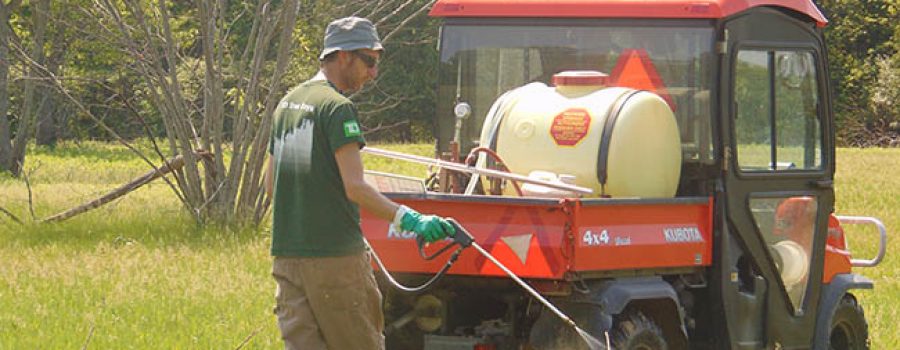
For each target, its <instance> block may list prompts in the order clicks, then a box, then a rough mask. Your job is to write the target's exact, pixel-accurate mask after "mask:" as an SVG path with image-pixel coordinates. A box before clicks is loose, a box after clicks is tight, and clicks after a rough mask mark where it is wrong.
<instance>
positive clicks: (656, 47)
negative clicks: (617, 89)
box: [362, 0, 886, 349]
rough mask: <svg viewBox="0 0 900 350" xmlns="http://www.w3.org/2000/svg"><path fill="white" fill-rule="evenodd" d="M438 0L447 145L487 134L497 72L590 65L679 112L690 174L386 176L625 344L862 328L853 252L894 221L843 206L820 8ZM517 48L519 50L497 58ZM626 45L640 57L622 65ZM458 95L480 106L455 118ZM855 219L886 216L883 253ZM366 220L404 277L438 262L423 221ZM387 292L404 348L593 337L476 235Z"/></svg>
mask: <svg viewBox="0 0 900 350" xmlns="http://www.w3.org/2000/svg"><path fill="white" fill-rule="evenodd" d="M430 15H431V16H434V17H440V18H443V19H444V20H445V23H444V26H443V30H442V38H441V39H442V45H441V73H440V74H441V76H440V77H439V80H440V83H439V87H438V108H437V110H438V112H437V116H436V120H435V124H436V129H437V139H438V140H437V143H436V144H437V149H436V151H437V152H436V154H439V155H442V157H443V158H445V159H447V160H451V161H455V162H462V161H463V159H462V158H463V157H460V156H459V154H460V153H459V152H460V151H462V152H463V153H465V152H466V151H469V150H472V149H476V148H478V146H479V144H478V141H477V140H476V139H475V137H477V135H478V132H479V130H480V127H481V122H482V120H484V114H485V113H486V112H487V107H488V106H490V105H491V103H493V101H494V100H495V99H496V98H497V97H498V96H499V95H500V92H503V91H505V90H508V89H509V88H511V87H515V86H517V85H520V84H524V83H527V82H529V81H544V82H545V83H546V82H548V81H547V77H548V76H549V74H553V73H556V72H558V70H559V69H563V68H572V67H574V68H578V69H585V68H588V69H594V70H600V71H606V72H607V73H611V74H610V75H611V78H610V81H611V84H612V85H614V86H623V87H631V88H634V89H643V90H649V91H652V92H654V93H656V94H658V95H659V96H661V97H663V98H664V99H665V100H666V102H667V103H668V104H669V105H670V107H672V109H673V110H674V111H675V116H676V118H678V123H679V128H680V131H681V142H682V148H683V154H684V156H683V159H684V160H683V165H682V169H681V174H682V175H681V178H680V183H679V187H678V191H677V194H676V196H675V197H674V198H592V199H586V198H578V197H572V198H566V199H561V200H560V199H548V198H534V197H513V196H500V195H491V194H489V193H481V194H463V193H461V192H462V190H461V189H460V188H458V185H453V184H451V183H453V182H454V181H455V182H462V181H466V179H468V177H467V175H459V174H454V173H448V172H442V173H441V174H440V175H439V176H437V178H438V179H440V180H439V182H441V183H439V184H437V185H435V186H433V188H432V190H435V191H429V192H427V193H387V195H388V196H390V197H391V198H392V199H394V200H395V201H397V202H399V203H403V204H406V205H408V206H410V207H412V208H415V209H417V210H419V211H421V212H425V213H434V214H438V215H441V216H447V217H453V218H455V219H456V220H457V221H459V222H460V223H461V224H462V225H463V226H464V227H465V228H466V229H467V230H468V231H469V232H470V233H471V234H472V236H473V238H474V240H475V241H476V242H477V243H478V244H479V245H481V246H482V247H484V249H485V250H487V251H488V252H490V253H491V255H493V256H494V257H495V258H497V259H498V260H499V261H501V262H502V263H503V264H504V265H506V266H507V267H508V268H509V269H510V270H511V271H512V272H514V273H515V274H516V275H517V276H519V277H521V278H523V279H525V280H526V281H527V282H528V283H529V284H531V285H532V286H533V287H534V288H535V289H537V290H538V291H540V292H541V293H542V294H544V295H545V296H549V297H551V298H552V301H553V302H554V303H555V304H557V305H558V306H559V307H560V308H561V309H562V310H563V311H564V312H566V313H567V314H569V315H570V316H572V318H573V319H575V321H576V322H577V323H578V324H579V325H581V326H583V328H584V329H585V330H586V331H587V332H588V333H590V334H591V335H593V336H595V337H597V338H598V339H605V338H606V337H607V336H609V337H610V339H611V345H612V347H613V348H615V349H760V348H767V349H867V348H868V330H867V327H868V326H867V324H866V321H865V318H864V315H863V313H862V308H861V307H860V305H859V303H858V301H857V299H856V297H855V296H854V295H853V290H854V289H860V288H872V287H873V283H872V282H871V281H870V280H868V279H866V278H865V277H863V276H861V275H858V274H855V273H854V272H853V270H852V267H854V266H856V267H866V266H875V265H877V264H878V262H879V261H880V260H881V259H882V258H883V256H884V247H885V244H884V240H885V235H886V232H885V229H884V227H883V225H881V223H880V222H879V221H878V220H876V219H872V218H864V217H842V216H838V215H836V214H835V213H834V212H833V207H834V192H833V187H832V184H833V176H834V159H835V158H834V130H833V120H834V116H833V115H832V113H831V109H830V106H831V104H830V103H831V102H830V93H831V90H830V87H829V81H828V79H827V77H828V74H827V55H826V53H825V48H824V36H823V31H822V27H824V26H825V25H826V24H827V20H826V19H825V17H824V16H823V15H822V13H821V12H820V11H819V9H818V8H817V6H816V5H815V4H814V3H813V2H812V1H810V0H764V1H754V0H706V1H693V0H648V1H633V0H621V1H620V0H564V1H538V0H438V1H437V2H436V3H435V4H434V5H433V8H432V10H431V12H430ZM672 33H674V34H672ZM579 35H582V36H584V37H585V38H587V39H583V38H580V37H579ZM667 35H672V36H671V37H668V36H667ZM542 40H543V41H542ZM554 40H555V41H554ZM673 41H677V43H678V45H672V42H673ZM613 44H615V45H613ZM667 50H668V51H667ZM690 50H693V51H690ZM610 52H611V53H610ZM504 57H506V59H507V61H508V62H514V63H509V64H507V65H504V66H502V67H501V66H500V62H501V61H503V59H504ZM510 57H512V58H510ZM535 57H537V58H535ZM630 58H637V59H638V60H639V61H640V64H639V65H638V67H643V69H636V70H635V69H633V66H632V68H627V69H626V68H624V67H625V66H626V65H627V60H628V59H630ZM526 61H527V62H531V63H528V64H526V63H523V62H526ZM515 62H519V63H515ZM598 62H605V63H602V64H600V63H598ZM516 64H519V66H517V65H516ZM536 65H537V67H536ZM498 67H499V68H498ZM784 67H792V68H790V69H786V68H784ZM791 69H793V70H791ZM535 71H537V72H535ZM766 71H768V72H769V73H767V74H762V75H760V74H757V73H758V72H766ZM504 72H512V73H511V75H508V76H501V75H502V74H507V73H504ZM791 72H793V73H791ZM796 72H801V73H796ZM804 72H808V73H804ZM635 74H643V76H638V77H635V76H634V75H635ZM754 74H755V75H754ZM790 74H795V75H793V76H792V75H790ZM796 74H800V78H797V76H796ZM803 74H805V75H803ZM747 77H752V78H747ZM759 77H765V78H764V79H769V80H767V81H766V82H767V83H759V80H760V79H761V78H759ZM501 78H502V79H501ZM798 79H800V80H798ZM802 79H807V80H802ZM505 81H513V83H506V84H507V85H502V84H501V83H500V82H505ZM797 81H800V82H799V83H798V82H797ZM484 84H496V86H494V85H490V86H484ZM753 84H756V85H753ZM804 84H805V85H804ZM747 86H756V87H757V88H761V89H765V90H766V91H764V92H760V93H759V94H756V92H754V90H753V89H748V88H747ZM791 94H794V95H796V96H797V97H796V99H795V100H787V101H785V100H779V99H781V98H783V97H782V96H791ZM784 98H788V97H784ZM776 101H777V103H776ZM463 104H464V105H465V106H463V107H466V108H470V109H473V110H474V113H473V114H472V115H473V116H474V118H468V119H465V118H466V117H465V116H461V115H459V114H457V115H456V118H455V119H454V117H453V115H452V114H451V112H450V111H454V110H455V108H456V107H460V106H461V105H463ZM470 104H471V106H470ZM754 104H755V105H761V106H763V107H761V108H756V109H754V108H753V106H754ZM789 105H794V106H813V107H810V108H803V109H801V108H798V109H790V108H792V107H789ZM748 106H749V107H748ZM784 106H788V107H784ZM785 108H788V109H790V110H789V111H788V112H784V111H785ZM462 110H465V108H463V109H462ZM759 111H763V112H759ZM752 113H756V114H759V113H762V115H751V114H752ZM782 114H783V115H782ZM794 115H802V116H803V117H796V118H795V117H794ZM754 118H755V119H754ZM790 118H795V119H793V120H794V121H793V122H791V121H790V120H789V119H790ZM785 120H788V121H785ZM454 122H455V123H454ZM791 123H793V124H791ZM791 125H793V126H791ZM798 125H801V126H798ZM748 130H749V131H748ZM754 130H755V131H754ZM751 131H753V132H755V133H753V132H751ZM756 131H759V132H756ZM454 135H455V136H454ZM776 137H777V138H778V139H779V141H778V142H774V141H773V139H775V138H776ZM785 145H788V146H790V147H788V146H785ZM480 146H485V145H480ZM757 150H762V152H758V153H754V152H756V151H757ZM759 157H762V158H761V159H764V160H763V161H759V160H757V159H758V158H759ZM548 161H552V160H548ZM842 223H843V224H860V223H864V224H874V225H876V226H877V227H878V228H879V229H880V230H881V235H882V246H881V251H880V253H879V256H878V257H876V258H875V259H872V260H857V259H853V258H852V256H851V254H850V252H849V251H848V249H847V243H846V241H847V237H846V236H845V233H844V230H843V228H842V226H841V225H842ZM362 226H363V232H365V235H366V238H367V240H368V241H369V242H370V243H371V245H372V247H373V248H374V250H375V252H377V254H378V255H379V256H380V257H381V259H382V260H383V262H384V263H385V266H386V268H387V270H389V271H390V272H391V273H394V274H396V275H397V276H398V279H399V280H401V281H406V282H415V281H423V280H426V279H427V278H429V277H430V276H431V275H434V274H435V273H437V272H438V271H439V270H441V268H442V267H443V266H444V261H436V260H429V261H425V260H423V259H422V258H421V257H420V255H419V252H418V250H417V245H416V241H415V239H414V235H412V234H411V233H402V232H393V231H391V230H390V229H389V227H388V223H387V222H385V221H383V220H379V219H376V218H374V217H373V216H371V215H370V214H368V213H365V212H363V215H362ZM430 249H432V250H433V249H434V248H433V247H432V248H430ZM798 262H799V264H800V265H799V266H800V267H797V266H798V265H797V264H798ZM384 293H385V299H386V302H385V310H386V315H387V318H388V319H387V330H386V333H387V339H388V347H389V348H392V349H421V348H425V349H568V348H580V347H582V346H583V344H582V343H581V342H580V341H578V340H577V339H578V338H577V336H576V335H574V334H572V333H571V332H569V331H567V330H566V329H565V327H561V326H560V325H559V324H558V322H557V321H555V319H554V317H553V316H551V315H549V314H550V313H549V312H546V310H544V309H542V308H540V307H539V306H537V305H535V304H534V303H533V302H532V300H531V299H530V298H529V297H528V296H527V295H526V294H524V293H522V291H521V290H518V289H517V288H515V286H514V285H513V284H512V283H511V282H510V281H509V279H508V278H506V275H505V274H504V273H503V272H502V271H501V270H500V269H499V268H497V267H495V266H493V265H492V264H491V263H489V262H487V261H486V259H485V258H484V257H482V256H480V255H479V254H477V252H475V251H471V250H465V251H463V252H462V253H461V255H460V256H459V259H458V260H457V261H456V262H455V264H454V265H453V267H452V268H450V269H449V271H448V272H447V276H445V277H444V279H443V280H441V281H440V283H438V284H437V285H435V286H434V287H433V288H432V289H431V290H429V291H427V292H423V293H421V294H412V295H411V294H404V293H401V292H397V291H395V290H393V289H392V288H391V287H390V286H388V285H387V284H385V285H384ZM572 339H575V340H572Z"/></svg>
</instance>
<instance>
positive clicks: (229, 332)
mask: <svg viewBox="0 0 900 350" xmlns="http://www.w3.org/2000/svg"><path fill="white" fill-rule="evenodd" d="M372 146H374V147H383V148H387V149H392V150H402V151H404V152H409V153H416V154H420V155H426V156H430V155H432V153H433V151H432V146H431V145H372ZM141 147H142V149H145V150H146V149H147V146H146V145H141ZM364 161H365V163H366V167H367V168H368V169H373V170H380V171H389V172H395V173H403V174H406V175H411V176H418V177H422V176H424V175H425V171H426V169H425V167H424V166H419V165H413V164H409V163H405V162H397V161H390V160H387V159H384V158H378V157H373V156H365V158H364ZM838 164H839V165H838V175H837V179H836V188H837V190H836V192H837V197H838V198H837V211H838V213H840V214H847V215H871V216H876V217H880V218H881V219H882V220H884V222H885V224H887V225H888V227H889V229H892V230H893V231H892V233H894V234H896V233H898V232H900V230H898V228H900V209H898V208H900V202H898V201H900V177H898V176H892V174H900V149H867V150H857V149H841V150H840V151H839V152H838ZM34 168H36V170H34V171H33V172H32V173H31V176H30V182H31V184H32V187H33V188H32V190H33V196H34V198H33V201H34V204H35V208H34V209H35V214H36V216H37V217H38V218H41V217H46V216H49V215H52V214H54V213H56V212H58V211H61V210H64V209H67V208H70V207H72V206H75V205H77V204H80V203H82V202H84V201H87V200H90V199H93V198H94V197H96V196H98V195H101V194H103V193H105V192H107V191H109V190H110V189H112V188H114V187H116V186H117V185H119V184H121V183H124V182H126V181H128V180H130V179H132V178H133V177H134V176H137V175H139V174H142V173H144V172H146V171H147V170H148V168H147V166H146V164H144V163H143V162H142V161H140V160H137V159H135V157H134V156H133V155H132V154H131V153H130V152H129V151H127V150H124V149H123V148H122V147H120V146H117V145H109V144H103V143H92V142H87V143H82V144H80V145H73V144H63V145H60V146H59V147H57V148H56V149H54V150H49V149H43V148H36V149H31V150H30V151H29V158H28V165H27V166H26V169H34ZM179 205H180V204H179V203H178V201H177V200H176V199H175V198H174V197H173V196H172V194H171V191H170V190H169V188H168V187H167V186H166V185H165V184H163V183H162V182H156V183H153V184H151V185H150V186H146V187H144V188H142V189H140V190H138V191H136V192H134V193H132V194H130V195H128V196H126V197H124V198H121V199H119V200H117V201H115V202H113V203H110V204H108V205H107V206H104V207H102V208H100V209H97V210H95V211H92V212H89V213H86V214H83V215H80V216H77V217H75V218H72V219H70V220H69V221H66V222H63V223H58V224H47V225H35V224H28V225H25V226H18V225H15V224H13V223H12V222H11V221H9V220H8V219H7V218H6V217H5V216H3V215H2V214H0V349H73V348H76V349H77V348H82V347H83V346H84V345H85V344H88V348H91V349H129V348H135V349H233V348H235V347H237V346H238V345H239V344H241V343H242V342H243V341H244V340H245V339H246V338H248V337H250V340H249V342H248V343H247V344H246V346H245V348H251V349H277V348H281V346H282V345H281V343H280V339H279V334H278V330H277V326H276V324H275V319H274V317H273V316H272V313H271V309H272V304H273V301H274V299H273V293H274V283H273V281H272V279H271V277H270V269H271V260H270V257H269V254H268V248H269V235H268V233H267V231H268V230H267V228H266V224H264V225H263V227H262V228H260V229H258V230H255V229H243V230H237V231H232V230H229V229H226V228H215V227H208V228H200V227H197V226H196V225H195V224H194V221H193V220H191V219H190V218H189V217H187V216H186V215H185V214H184V212H183V211H182V210H181V209H180V207H179ZM0 206H2V207H4V208H6V209H9V210H10V211H12V212H14V213H16V214H17V215H18V216H20V217H21V218H23V219H26V220H27V219H28V218H30V214H29V209H28V191H27V190H26V187H25V185H24V184H23V183H22V182H21V181H19V180H15V179H11V178H9V177H8V176H5V175H0ZM848 234H850V239H851V246H852V248H853V250H854V252H855V253H857V255H858V256H859V257H869V256H873V255H874V254H875V249H876V247H877V240H876V237H875V232H874V231H872V230H865V229H851V230H849V232H848ZM896 241H897V240H896V239H893V240H891V242H890V245H889V249H888V251H889V254H888V257H887V258H886V259H885V261H884V262H883V263H882V264H881V266H879V267H877V268H872V269H858V270H857V272H861V273H863V274H865V275H867V276H869V277H870V278H872V279H874V280H875V283H876V288H875V290H874V291H864V292H861V293H859V294H860V297H861V301H862V303H863V305H864V307H865V310H866V312H867V315H868V319H869V322H870V324H871V328H870V329H871V334H872V340H873V347H872V348H873V349H895V348H900V334H897V332H896V329H897V327H896V326H895V322H894V320H896V319H900V317H898V316H900V311H898V310H900V308H898V306H897V305H895V302H896V301H897V300H900V282H898V281H897V280H896V279H897V276H900V260H898V259H897V258H896V257H895V256H892V255H890V254H891V253H890V252H894V251H897V249H896V248H898V246H897V244H898V243H896Z"/></svg>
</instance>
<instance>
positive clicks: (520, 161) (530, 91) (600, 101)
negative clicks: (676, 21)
mask: <svg viewBox="0 0 900 350" xmlns="http://www.w3.org/2000/svg"><path fill="white" fill-rule="evenodd" d="M554 84H555V85H556V86H554V87H548V86H546V85H544V84H540V83H537V84H535V83H533V84H529V85H526V86H525V87H522V88H519V89H517V90H518V91H517V90H513V91H511V92H510V93H509V94H507V96H504V97H503V98H502V101H500V100H498V103H496V104H495V106H494V108H492V110H494V111H493V112H494V114H495V115H494V116H489V118H488V119H487V120H486V122H485V125H484V129H483V130H482V137H481V138H482V139H481V144H482V145H488V144H490V145H491V146H492V148H494V149H495V150H496V151H497V153H498V154H499V155H500V157H501V158H502V159H503V161H504V162H505V163H506V165H507V166H508V167H509V169H510V170H511V171H512V172H515V173H519V174H523V175H528V174H531V173H534V172H542V173H546V172H550V173H554V174H558V175H563V176H566V177H567V178H568V179H569V181H573V180H572V178H573V177H574V183H575V184H577V185H579V186H584V187H589V188H592V189H593V190H594V193H595V196H601V195H602V196H609V197H672V196H674V195H675V191H676V189H677V187H678V180H679V176H680V170H681V142H680V139H679V132H678V126H677V123H676V121H675V117H674V115H673V113H672V110H671V108H670V107H669V105H668V104H667V103H666V101H665V100H663V99H662V98H660V97H659V96H658V95H656V94H653V93H651V92H647V91H638V90H633V89H629V88H621V87H606V86H605V84H606V81H605V75H602V74H600V73H597V72H563V73H560V74H557V75H556V76H554ZM491 124H493V126H492V125H491Z"/></svg>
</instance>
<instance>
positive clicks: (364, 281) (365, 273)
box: [272, 252, 384, 350]
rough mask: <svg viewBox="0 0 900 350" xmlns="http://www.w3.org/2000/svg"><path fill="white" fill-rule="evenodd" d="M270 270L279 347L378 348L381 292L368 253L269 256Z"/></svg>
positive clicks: (381, 325) (312, 349)
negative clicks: (306, 256)
mask: <svg viewBox="0 0 900 350" xmlns="http://www.w3.org/2000/svg"><path fill="white" fill-rule="evenodd" d="M272 276H273V277H275V281H276V282H277V283H278V289H277V291H276V292H275V301H276V306H275V315H276V316H278V327H279V328H280V330H281V338H282V339H283V340H284V347H285V349H290V350H293V349H303V350H320V349H321V350H370V349H371V350H383V349H384V335H383V334H382V332H383V331H384V315H383V314H382V310H381V292H380V291H379V290H378V286H377V284H376V282H375V276H374V275H373V273H372V267H371V265H369V257H368V253H365V252H364V253H360V254H355V255H350V256H340V257H324V258H299V257H275V261H274V264H273V267H272Z"/></svg>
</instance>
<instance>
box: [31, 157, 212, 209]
mask: <svg viewBox="0 0 900 350" xmlns="http://www.w3.org/2000/svg"><path fill="white" fill-rule="evenodd" d="M209 156H210V154H209V153H205V152H198V153H197V154H195V156H194V157H192V158H193V159H200V158H203V157H209ZM184 158H185V157H182V156H180V155H179V156H177V157H175V158H173V159H171V160H169V161H167V162H166V163H165V164H164V165H163V166H161V167H160V168H159V169H160V170H151V171H150V172H148V173H146V174H144V175H141V176H139V177H137V178H135V179H134V180H131V182H129V183H127V184H124V185H122V186H119V187H118V188H116V189H115V190H113V191H111V192H109V193H107V194H105V195H103V196H102V197H100V198H97V199H95V200H93V201H90V202H87V203H85V204H82V205H80V206H78V207H75V208H72V209H69V210H66V211H64V212H62V213H59V214H56V215H53V216H51V217H48V218H46V219H43V220H40V221H39V222H42V223H43V222H58V221H63V220H66V219H68V218H71V217H73V216H75V215H78V214H81V213H85V212H87V211H90V210H92V209H96V208H99V207H100V206H102V205H104V204H106V203H109V202H111V201H113V200H115V199H116V198H119V197H122V196H124V195H126V194H128V193H131V192H132V191H134V190H136V189H138V188H140V187H141V186H143V185H146V184H147V183H149V182H150V181H153V180H155V179H158V178H160V177H162V176H164V175H165V174H167V173H170V172H173V171H178V169H181V167H183V166H184V164H185V159H184Z"/></svg>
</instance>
